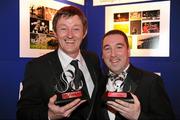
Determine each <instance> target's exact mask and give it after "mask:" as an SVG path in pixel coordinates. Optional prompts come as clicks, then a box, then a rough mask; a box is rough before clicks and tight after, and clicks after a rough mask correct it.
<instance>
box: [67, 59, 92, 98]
mask: <svg viewBox="0 0 180 120" xmlns="http://www.w3.org/2000/svg"><path fill="white" fill-rule="evenodd" d="M70 64H71V65H72V66H74V68H75V78H74V80H73V82H74V85H75V89H77V88H79V86H81V82H83V87H82V90H83V96H84V97H85V98H86V99H87V98H89V93H88V90H87V86H86V82H85V79H84V75H83V73H82V71H81V70H80V69H79V67H78V60H72V61H71V63H70Z"/></svg>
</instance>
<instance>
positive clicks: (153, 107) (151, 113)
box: [139, 76, 175, 120]
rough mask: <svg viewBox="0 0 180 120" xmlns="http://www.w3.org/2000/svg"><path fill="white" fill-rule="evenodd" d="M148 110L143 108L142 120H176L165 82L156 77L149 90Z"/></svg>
mask: <svg viewBox="0 0 180 120" xmlns="http://www.w3.org/2000/svg"><path fill="white" fill-rule="evenodd" d="M146 107H147V108H148V110H146V111H145V110H143V109H144V108H142V111H141V114H140V117H139V119H140V120H174V119H175V117H174V112H173V110H172V107H171V104H170V100H169V98H168V95H167V93H166V91H165V88H164V85H163V80H162V79H161V77H159V76H156V78H155V79H153V80H152V83H151V85H150V90H149V100H148V106H146Z"/></svg>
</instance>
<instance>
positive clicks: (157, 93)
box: [97, 65, 175, 120]
mask: <svg viewBox="0 0 180 120" xmlns="http://www.w3.org/2000/svg"><path fill="white" fill-rule="evenodd" d="M101 82H103V81H101ZM106 83H107V77H105V79H104V83H101V87H100V90H101V92H100V93H101V95H102V94H103V93H104V91H105V86H106ZM129 85H131V92H132V93H134V94H135V95H136V96H137V97H138V99H139V101H140V103H141V113H140V116H139V120H159V119H160V120H173V119H175V116H174V112H173V110H172V107H171V104H170V100H169V98H168V95H167V93H166V91H165V88H164V85H163V81H162V79H161V77H160V76H158V75H156V74H154V73H150V72H146V71H143V70H140V69H138V68H135V67H134V66H133V65H130V67H129V69H128V75H127V78H126V80H125V85H124V88H123V89H124V90H125V91H126V90H129ZM99 107H100V108H97V111H100V112H99V113H98V114H97V117H98V120H101V119H103V120H109V117H108V114H107V110H106V104H105V103H104V102H103V100H102V101H101V102H100V103H99ZM119 117H120V118H121V119H122V120H126V119H125V118H124V117H122V116H121V115H120V114H119Z"/></svg>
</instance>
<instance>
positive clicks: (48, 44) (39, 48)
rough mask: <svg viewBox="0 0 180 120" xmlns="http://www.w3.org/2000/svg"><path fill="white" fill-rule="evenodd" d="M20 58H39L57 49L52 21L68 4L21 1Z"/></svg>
mask: <svg viewBox="0 0 180 120" xmlns="http://www.w3.org/2000/svg"><path fill="white" fill-rule="evenodd" d="M19 4H20V10H19V11H20V20H19V25H20V27H19V28H20V30H19V31H20V32H19V33H20V35H19V36H20V38H19V41H20V42H19V46H20V47H19V48H20V49H19V51H20V52H19V56H20V58H33V57H39V56H41V55H43V54H46V53H48V52H51V51H53V50H54V49H56V48H57V46H58V42H57V39H56V38H55V36H54V32H53V29H52V19H53V16H54V14H55V13H56V11H57V10H58V9H60V8H61V7H64V6H68V4H64V3H61V2H58V1H53V0H20V3H19Z"/></svg>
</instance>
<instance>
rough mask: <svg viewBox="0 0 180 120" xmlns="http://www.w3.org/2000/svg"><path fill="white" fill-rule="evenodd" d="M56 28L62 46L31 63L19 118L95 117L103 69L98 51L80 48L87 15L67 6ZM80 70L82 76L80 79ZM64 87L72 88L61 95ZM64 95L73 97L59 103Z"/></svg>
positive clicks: (86, 119) (68, 119)
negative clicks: (93, 51)
mask: <svg viewBox="0 0 180 120" xmlns="http://www.w3.org/2000/svg"><path fill="white" fill-rule="evenodd" d="M53 29H54V32H55V36H56V38H57V40H58V42H59V48H58V49H57V50H55V51H53V52H50V53H48V54H46V55H43V56H41V57H39V58H35V59H33V60H32V61H30V62H29V63H28V64H27V66H26V71H25V76H24V80H23V81H22V83H23V90H22V92H21V98H20V100H19V101H18V104H17V107H18V108H17V120H47V119H50V120H54V119H65V120H72V119H73V120H91V119H92V120H94V115H93V114H94V113H93V112H94V111H93V109H94V104H95V98H96V93H97V83H98V80H99V79H100V75H101V71H100V66H99V60H98V57H97V55H96V54H94V53H90V52H87V51H84V50H81V49H80V46H81V43H82V42H83V39H84V37H85V36H86V34H87V19H86V17H85V16H84V14H83V13H82V12H81V11H80V9H78V8H76V7H73V6H68V7H63V8H61V9H60V10H58V11H57V13H56V14H55V16H54V18H53ZM72 61H76V62H75V63H74V62H72ZM77 71H78V72H79V73H81V77H79V78H77V79H76V73H77ZM66 73H67V74H66ZM64 76H65V77H64ZM72 76H75V77H72ZM60 78H62V79H60ZM69 78H70V79H69ZM66 79H68V80H66ZM75 79H76V82H75ZM61 80H64V81H61ZM78 85H81V86H82V85H83V88H85V89H86V91H83V92H84V93H86V95H87V99H86V100H84V99H82V97H80V96H81V94H82V93H83V92H82V93H81V91H79V89H77V88H81V86H78ZM57 91H58V92H59V93H58V94H57ZM62 91H63V92H68V91H69V92H68V94H66V93H65V94H63V95H62V96H61V92H62ZM60 96H61V97H62V98H63V97H64V98H63V99H66V98H70V99H69V100H67V101H68V102H67V101H66V103H64V104H59V101H60V98H61V97H60ZM76 96H79V97H76Z"/></svg>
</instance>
